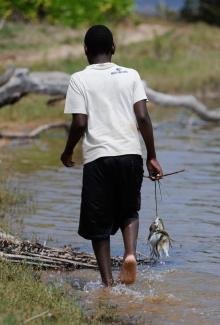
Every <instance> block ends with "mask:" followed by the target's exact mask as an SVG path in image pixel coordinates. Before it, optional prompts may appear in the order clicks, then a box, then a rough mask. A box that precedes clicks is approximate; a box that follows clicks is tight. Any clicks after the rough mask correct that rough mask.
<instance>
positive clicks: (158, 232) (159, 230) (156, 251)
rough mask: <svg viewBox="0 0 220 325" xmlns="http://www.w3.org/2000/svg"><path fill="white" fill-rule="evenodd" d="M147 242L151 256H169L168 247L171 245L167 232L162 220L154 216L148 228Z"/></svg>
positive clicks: (157, 257)
mask: <svg viewBox="0 0 220 325" xmlns="http://www.w3.org/2000/svg"><path fill="white" fill-rule="evenodd" d="M149 232H150V233H149V236H148V242H149V244H150V249H151V257H152V258H156V259H159V258H160V257H162V255H165V256H166V257H168V256H169V248H170V247H171V246H172V245H171V240H172V239H171V238H170V236H169V234H168V232H166V231H165V227H164V223H163V220H162V219H161V218H159V217H156V219H155V220H154V222H153V223H152V224H151V225H150V228H149Z"/></svg>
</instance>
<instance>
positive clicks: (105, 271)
mask: <svg viewBox="0 0 220 325" xmlns="http://www.w3.org/2000/svg"><path fill="white" fill-rule="evenodd" d="M92 246H93V250H94V253H95V256H96V259H97V263H98V266H99V271H100V274H101V278H102V282H103V284H104V285H105V286H106V287H111V286H112V285H113V277H112V269H111V255H110V238H108V239H104V240H92Z"/></svg>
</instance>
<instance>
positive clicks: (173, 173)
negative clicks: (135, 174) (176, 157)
mask: <svg viewBox="0 0 220 325" xmlns="http://www.w3.org/2000/svg"><path fill="white" fill-rule="evenodd" d="M183 172H185V169H181V170H177V171H175V172H170V173H167V174H164V175H163V177H166V176H170V175H175V174H179V173H183ZM144 177H145V178H150V176H145V175H144ZM163 177H161V178H163Z"/></svg>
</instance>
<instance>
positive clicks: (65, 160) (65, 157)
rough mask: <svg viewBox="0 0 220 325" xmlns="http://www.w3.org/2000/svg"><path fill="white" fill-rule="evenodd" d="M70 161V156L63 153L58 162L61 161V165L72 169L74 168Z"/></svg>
mask: <svg viewBox="0 0 220 325" xmlns="http://www.w3.org/2000/svg"><path fill="white" fill-rule="evenodd" d="M72 159H73V158H72V154H66V153H65V152H63V153H62V155H61V156H60V160H61V161H62V163H63V164H64V166H66V167H73V166H74V162H73V160H72Z"/></svg>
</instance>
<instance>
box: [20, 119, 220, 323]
mask: <svg viewBox="0 0 220 325" xmlns="http://www.w3.org/2000/svg"><path fill="white" fill-rule="evenodd" d="M155 119H157V117H155ZM158 121H159V123H158V127H157V130H156V142H157V148H158V159H159V161H160V162H161V164H162V166H163V169H164V172H169V171H173V170H178V169H182V168H185V169H186V171H185V173H182V174H178V175H175V176H170V177H167V178H164V179H163V180H162V181H161V182H162V201H159V215H160V216H161V217H162V218H163V220H164V223H165V227H166V228H167V230H168V231H169V233H170V235H171V237H172V238H173V239H174V240H175V242H174V243H173V248H172V250H171V251H170V257H169V258H167V259H163V260H162V261H161V262H160V263H158V264H157V265H155V266H152V267H149V266H145V267H140V269H139V275H138V281H137V283H136V284H135V285H132V286H130V287H129V288H126V287H125V286H122V285H118V286H116V287H115V288H114V289H112V291H110V292H107V293H106V292H105V293H103V290H102V289H101V288H100V283H99V275H98V273H97V272H94V271H88V270H81V271H75V272H73V273H68V274H60V273H51V274H49V276H48V278H47V279H49V281H52V282H53V283H58V285H63V284H64V283H65V284H69V286H70V287H71V288H72V289H73V290H76V292H77V297H78V301H79V303H80V304H81V305H83V306H84V307H86V309H87V311H88V313H90V311H92V310H94V309H95V305H96V304H97V303H100V302H102V303H108V304H112V305H114V306H115V308H116V309H117V313H118V314H119V315H120V317H121V318H122V319H124V320H126V321H130V322H133V323H132V324H136V323H138V324H157V325H159V324H163V325H165V324H169V325H171V324H189V325H190V324H192V325H194V324H195V325H196V324H200V325H202V324H209V325H217V324H220V308H219V307H220V286H219V284H220V276H219V270H220V259H219V258H220V246H219V244H220V219H219V215H220V209H219V208H220V185H219V184H220V147H219V143H220V127H217V126H213V125H211V126H208V125H203V124H200V123H197V122H196V123H190V124H188V122H187V117H186V116H185V115H181V114H179V113H176V114H175V115H174V118H173V120H172V119H166V118H164V121H163V122H161V121H160V120H159V118H158ZM51 134H53V133H51ZM61 135H62V133H61ZM16 150H19V149H16ZM57 155H59V152H58V153H57ZM41 167H42V166H39V170H38V171H34V172H31V173H30V172H29V173H28V174H27V175H26V176H25V175H24V174H23V173H21V172H20V173H17V175H16V176H15V178H16V179H17V181H18V182H19V184H20V185H19V186H20V187H21V188H23V189H24V190H25V191H28V192H29V193H31V195H32V197H33V198H34V202H35V205H36V208H35V209H34V211H33V212H32V213H29V214H27V215H25V216H24V236H25V237H28V238H30V237H31V236H32V234H33V233H34V234H36V236H37V238H38V239H39V240H41V241H45V240H48V244H49V245H55V246H63V245H64V244H67V245H68V244H72V245H73V246H74V247H80V249H81V250H86V251H91V247H90V243H89V242H87V241H86V240H84V239H82V238H80V237H79V236H78V235H77V227H78V218H79V209H80V191H81V178H82V167H81V166H80V165H79V166H78V167H75V168H72V169H66V168H64V167H56V168H54V167H52V168H50V169H49V168H44V169H43V168H41ZM145 174H146V170H145ZM154 214H155V204H154V186H153V183H152V182H151V181H149V180H147V179H144V181H143V186H142V208H141V211H140V223H141V227H140V233H139V240H138V250H139V251H141V252H142V253H144V254H148V247H147V245H146V237H147V234H148V227H149V225H150V223H151V222H152V220H153V218H154ZM50 241H51V242H50ZM122 253H123V250H122V240H121V235H120V233H118V234H117V235H116V236H114V237H113V238H112V254H115V255H122ZM115 275H116V277H117V270H116V271H115ZM94 298H95V299H94ZM130 324H131V323H130Z"/></svg>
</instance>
